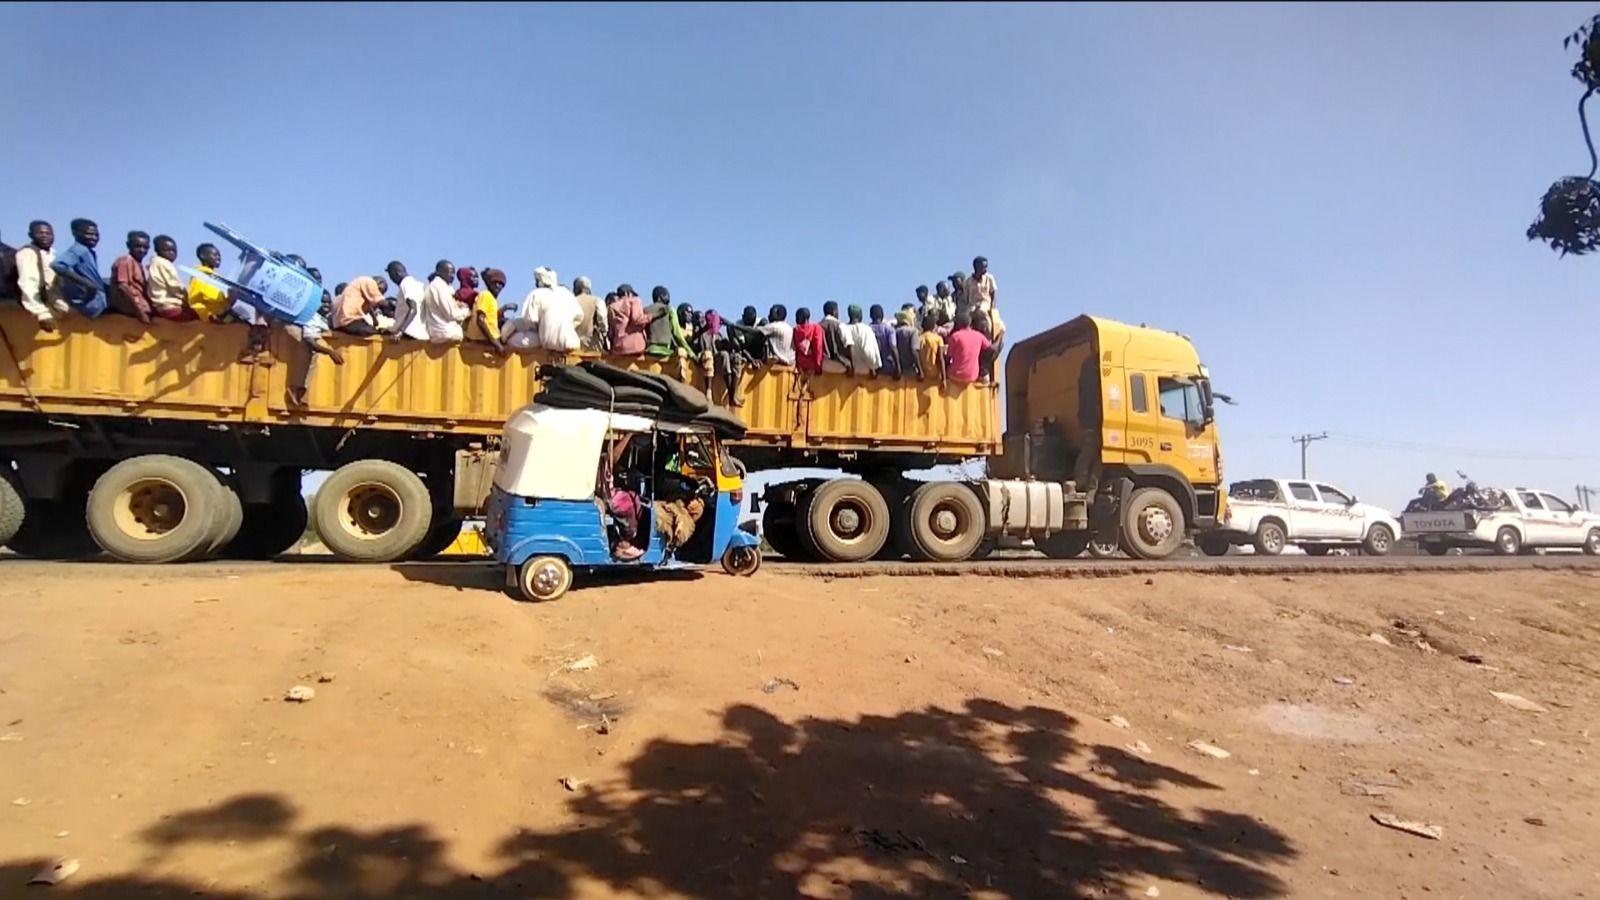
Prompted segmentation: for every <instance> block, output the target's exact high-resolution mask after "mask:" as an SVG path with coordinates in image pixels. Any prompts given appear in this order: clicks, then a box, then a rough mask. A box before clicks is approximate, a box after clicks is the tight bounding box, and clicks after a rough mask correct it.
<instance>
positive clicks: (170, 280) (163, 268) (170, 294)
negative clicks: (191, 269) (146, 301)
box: [149, 234, 195, 322]
mask: <svg viewBox="0 0 1600 900" xmlns="http://www.w3.org/2000/svg"><path fill="white" fill-rule="evenodd" d="M155 248H156V255H155V258H154V259H151V260H150V273H149V274H150V279H149V284H150V311H151V312H152V313H154V314H155V315H156V316H157V317H159V318H162V319H167V320H169V321H172V322H185V321H188V320H190V319H193V318H195V315H194V312H193V311H192V310H190V309H189V307H188V305H187V302H186V301H187V299H188V295H187V293H186V292H185V290H184V286H183V276H181V275H179V274H178V267H177V266H176V265H173V262H172V261H173V260H175V259H177V258H178V242H177V241H175V240H173V239H172V238H170V237H168V236H167V235H164V234H158V235H156V240H155Z"/></svg>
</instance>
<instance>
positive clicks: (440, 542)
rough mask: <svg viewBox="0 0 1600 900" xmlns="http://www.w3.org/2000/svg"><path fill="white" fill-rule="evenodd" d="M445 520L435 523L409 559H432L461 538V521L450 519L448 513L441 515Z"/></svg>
mask: <svg viewBox="0 0 1600 900" xmlns="http://www.w3.org/2000/svg"><path fill="white" fill-rule="evenodd" d="M442 515H444V516H445V518H442V519H440V520H439V521H438V522H435V523H434V524H433V526H432V527H430V528H429V529H428V536H427V537H425V538H423V539H422V543H420V544H418V545H417V549H415V550H413V551H411V558H412V559H415V560H424V559H433V558H434V557H436V556H438V555H439V554H441V553H443V552H444V551H445V550H447V549H449V547H450V545H451V544H454V543H455V542H456V538H458V537H460V536H461V523H462V521H463V520H461V519H457V518H454V517H451V516H450V515H449V513H444V514H442Z"/></svg>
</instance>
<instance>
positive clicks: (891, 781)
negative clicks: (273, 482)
mask: <svg viewBox="0 0 1600 900" xmlns="http://www.w3.org/2000/svg"><path fill="white" fill-rule="evenodd" d="M495 583H496V580H495V578H494V576H493V574H492V573H489V572H488V571H487V570H486V568H485V567H483V566H473V565H461V564H431V565H430V564H418V565H407V566H398V567H394V568H388V567H378V566H345V565H337V564H297V565H296V564H276V565H272V564H268V565H255V566H232V567H230V566H205V567H168V568H161V569H157V568H134V567H124V566H118V565H110V564H98V565H94V564H88V565H49V564H38V563H24V562H18V561H14V560H8V561H0V610H3V615H0V792H3V796H0V897H16V896H30V897H32V896H37V897H46V896H58V897H70V898H80V900H81V898H129V897H163V898H165V897H189V896H196V895H198V896H211V897H229V898H266V897H273V898H276V897H361V898H365V897H425V898H457V897H461V898H467V897H523V896H529V897H569V896H570V897H594V896H612V895H651V896H696V897H715V898H730V900H731V898H749V897H758V896H760V897H791V896H808V897H844V896H855V897H889V896H918V897H920V896H972V897H984V898H989V897H1102V896H1113V897H1115V896H1131V897H1146V896H1161V897H1187V896H1198V895H1225V896H1233V897H1269V896H1291V895H1292V896H1297V897H1320V896H1330V897H1331V896H1339V897H1350V896H1383V897H1425V896H1426V897H1440V896H1443V897H1582V896H1594V895H1595V894H1596V892H1597V890H1600V889H1597V888H1596V887H1595V885H1596V883H1597V878H1600V822H1597V821H1596V818H1597V813H1600V791H1597V782H1600V775H1597V768H1596V762H1597V758H1600V748H1597V747H1596V744H1595V739H1594V738H1595V735H1594V731H1595V729H1596V728H1597V727H1600V722H1597V712H1600V570H1595V569H1589V570H1575V571H1532V570H1529V571H1515V572H1497V573H1471V574H1467V573H1462V574H1444V573H1432V572H1429V573H1421V574H1410V575H1401V574H1343V575H1307V574H1296V575H1292V576H1281V575H1250V576H1245V575H1237V576H1224V575H1213V574H1195V573H1181V572H1174V573H1170V574H1168V573H1158V574H1154V575H1133V576H1126V577H1111V578H1073V579H1045V578H1029V579H1008V578H995V577H986V578H984V577H975V576H962V577H928V576H922V577H905V578H896V577H884V576H873V577H866V578H849V579H843V578H841V579H836V580H830V579H826V578H818V577H812V576H806V575H799V574H766V573H763V574H762V575H760V576H757V577H756V578H755V579H749V580H735V579H732V578H729V577H726V576H723V575H721V574H720V573H718V574H706V575H704V576H703V577H689V578H679V579H673V580H657V581H650V582H632V583H610V584H606V585H603V586H598V587H590V588H587V589H584V590H579V591H575V592H573V593H571V594H569V595H568V596H567V597H565V598H563V599H562V600H559V601H557V602H555V603H551V604H544V605H529V604H522V603H515V602H512V601H510V600H508V599H507V598H506V597H505V596H503V595H502V594H500V593H498V592H496V591H495V590H494V589H493V588H494V585H495ZM1374 635H1375V636H1376V637H1373V636H1374ZM1380 639H1381V640H1380ZM591 656H592V658H593V660H592V662H593V665H592V668H591V667H588V663H587V662H585V661H584V660H585V658H587V657H591ZM1463 656H1465V657H1467V658H1468V659H1462V657H1463ZM575 663H576V664H575ZM295 685H306V686H308V687H311V688H313V689H314V690H315V692H316V694H315V698H314V699H312V700H311V701H310V702H307V703H290V702H286V701H285V700H284V699H283V698H284V694H285V692H286V691H287V690H288V689H289V688H290V687H292V686H295ZM1491 691H1501V692H1505V693H1508V694H1515V695H1519V696H1520V697H1522V698H1526V699H1527V700H1529V701H1532V702H1533V703H1537V704H1538V705H1539V708H1542V709H1543V710H1544V711H1534V710H1526V709H1519V708H1515V707H1513V706H1511V705H1508V704H1507V703H1505V702H1503V701H1502V700H1500V699H1497V698H1496V697H1495V696H1494V695H1492V694H1491V693H1490V692H1491ZM1124 725H1125V727H1123V726H1124ZM1195 740H1199V741H1204V742H1207V743H1209V744H1212V745H1215V746H1217V747H1220V748H1224V749H1225V750H1226V751H1227V752H1228V753H1229V754H1231V755H1229V756H1228V757H1227V758H1222V759H1219V758H1212V757H1210V756H1205V755H1202V754H1201V753H1199V752H1196V751H1195V750H1192V749H1189V748H1188V747H1187V746H1186V745H1187V744H1188V743H1189V742H1190V741H1195ZM564 779H565V780H566V783H565V784H563V780H564ZM1383 813H1391V814H1393V815H1395V816H1398V817H1399V818H1401V819H1404V820H1411V821H1416V822H1421V823H1425V824H1428V825H1435V826H1438V827H1439V828H1440V829H1442V835H1441V836H1440V838H1439V839H1437V840H1431V839H1428V838H1425V837H1419V836H1415V835H1413V834H1409V833H1406V832H1403V831H1398V830H1394V829H1392V828H1387V827H1384V826H1382V825H1380V824H1378V823H1377V822H1375V821H1374V819H1373V816H1374V814H1383ZM58 856H69V857H73V858H75V859H77V860H78V861H79V862H80V864H81V868H80V869H79V871H78V872H77V873H76V874H75V875H73V876H72V877H71V878H69V879H68V880H66V881H65V882H63V883H62V884H60V885H57V886H55V887H49V888H45V887H33V888H25V887H24V886H23V885H24V884H25V882H26V881H27V880H28V878H29V877H30V876H31V875H32V874H33V873H34V872H35V871H36V870H37V869H39V868H40V867H41V866H42V865H44V864H45V863H47V862H48V861H49V860H51V859H52V858H55V857H58Z"/></svg>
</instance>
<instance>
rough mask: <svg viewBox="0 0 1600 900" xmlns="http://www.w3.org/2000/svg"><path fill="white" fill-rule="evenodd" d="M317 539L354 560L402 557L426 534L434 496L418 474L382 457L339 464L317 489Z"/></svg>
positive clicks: (335, 551) (431, 520) (339, 555)
mask: <svg viewBox="0 0 1600 900" xmlns="http://www.w3.org/2000/svg"><path fill="white" fill-rule="evenodd" d="M311 518H312V521H313V522H314V523H315V526H316V530H317V537H319V538H321V539H322V543H323V545H324V546H326V547H327V548H328V549H329V550H330V551H332V552H333V554H334V555H335V556H338V557H340V558H341V559H348V560H353V561H357V562H396V561H398V560H402V559H405V558H406V557H407V556H408V555H410V554H411V552H412V551H413V550H415V549H417V547H418V546H419V545H420V544H421V543H422V539H423V538H425V537H427V536H428V528H429V527H430V526H432V524H433V500H432V498H431V497H429V496H428V487H427V485H425V484H423V483H422V479H421V478H419V477H417V474H416V473H415V472H413V471H411V470H410V469H407V468H406V467H404V466H402V465H399V464H398V463H392V462H389V461H388V460H384V459H363V460H359V461H357V462H353V463H347V464H345V465H343V466H340V467H339V468H338V469H336V470H335V471H334V473H333V474H332V475H330V476H328V480H327V481H325V482H323V483H322V488H321V489H320V490H318V491H317V499H316V504H315V508H314V509H312V510H311Z"/></svg>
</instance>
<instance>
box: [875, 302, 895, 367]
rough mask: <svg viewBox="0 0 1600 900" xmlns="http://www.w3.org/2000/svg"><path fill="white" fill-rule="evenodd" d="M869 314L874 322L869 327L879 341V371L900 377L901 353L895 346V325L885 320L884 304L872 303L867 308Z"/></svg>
mask: <svg viewBox="0 0 1600 900" xmlns="http://www.w3.org/2000/svg"><path fill="white" fill-rule="evenodd" d="M867 316H868V317H869V318H871V319H872V323H871V324H870V325H868V326H867V327H868V328H871V329H872V336H873V338H875V339H876V340H877V342H878V360H879V365H878V372H879V373H880V374H883V375H888V376H890V377H892V378H899V377H900V354H899V352H898V351H897V350H896V348H895V342H894V326H893V325H890V324H889V323H888V322H885V321H884V320H883V304H881V303H874V304H872V307H871V308H870V309H868V310H867Z"/></svg>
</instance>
